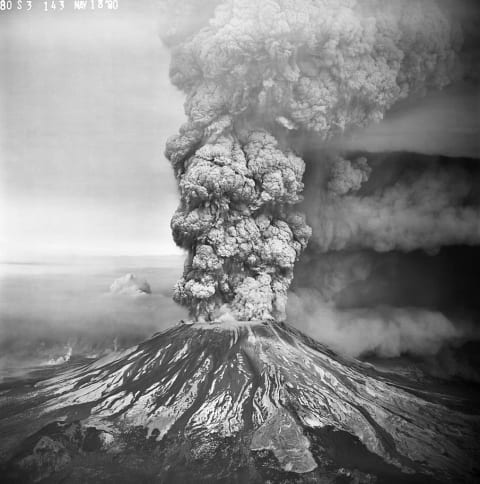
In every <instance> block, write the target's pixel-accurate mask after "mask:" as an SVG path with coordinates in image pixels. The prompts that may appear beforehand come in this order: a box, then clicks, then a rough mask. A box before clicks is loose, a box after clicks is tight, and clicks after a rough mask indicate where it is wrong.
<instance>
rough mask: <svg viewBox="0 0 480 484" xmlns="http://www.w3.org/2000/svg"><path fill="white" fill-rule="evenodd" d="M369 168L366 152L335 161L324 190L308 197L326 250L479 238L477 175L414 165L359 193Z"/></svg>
mask: <svg viewBox="0 0 480 484" xmlns="http://www.w3.org/2000/svg"><path fill="white" fill-rule="evenodd" d="M369 175H370V168H369V166H368V163H367V160H366V158H364V157H361V158H359V159H355V160H352V161H348V160H345V159H343V158H341V157H338V159H335V160H334V161H333V167H332V169H331V173H330V178H329V181H328V183H327V186H326V189H325V190H322V188H321V187H319V188H318V189H313V190H312V191H311V192H310V196H309V197H308V201H307V204H308V207H309V208H308V209H307V210H308V214H309V220H310V221H311V224H312V225H313V232H314V239H315V242H316V243H317V245H318V246H319V247H320V248H321V249H322V250H323V251H324V252H328V251H331V250H343V249H359V248H372V249H374V250H376V251H380V252H385V251H391V250H402V251H411V250H415V249H424V250H426V251H430V252H435V251H436V250H438V249H439V248H440V247H442V246H446V245H459V244H466V245H477V244H479V243H480V223H479V220H480V200H473V199H472V195H474V194H475V193H478V187H480V180H479V179H478V175H477V176H473V175H472V173H470V172H469V171H467V170H466V169H464V168H462V167H442V166H433V167H427V168H424V169H423V170H422V171H421V170H419V169H418V168H417V169H416V170H410V171H409V172H407V173H405V174H403V175H401V176H399V177H398V178H396V179H395V180H394V182H393V183H385V184H383V185H381V186H379V187H375V188H373V189H370V190H369V189H368V186H366V190H364V191H363V192H362V190H360V189H361V187H362V185H363V184H364V183H365V182H366V181H367V180H368V177H369Z"/></svg>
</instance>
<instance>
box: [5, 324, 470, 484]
mask: <svg viewBox="0 0 480 484" xmlns="http://www.w3.org/2000/svg"><path fill="white" fill-rule="evenodd" d="M1 397H2V398H1V400H0V401H1V402H2V403H1V407H0V409H1V412H0V413H1V420H0V432H1V434H2V444H1V447H0V452H1V454H0V459H1V460H2V462H3V467H4V468H3V469H2V475H3V476H4V477H5V481H6V482H45V483H46V482H48V483H55V482H68V483H80V482H103V483H114V482H115V483H122V482H124V483H128V482H135V483H139V482H149V483H150V482H159V483H163V482H165V483H171V482H205V483H210V482H259V483H260V482H295V483H301V482H325V483H329V482H332V483H334V482H335V483H337V482H338V483H340V482H342V483H349V482H352V483H373V482H378V483H382V482H385V483H387V482H388V483H391V482H405V483H407V482H418V483H428V482H459V481H463V482H469V481H470V482H473V481H474V480H475V478H476V476H478V473H479V468H478V463H477V462H476V461H475V459H474V457H475V455H478V451H479V448H478V446H479V444H478V435H479V429H480V418H479V415H478V413H475V411H474V410H473V409H468V408H467V407H466V406H465V405H464V403H465V402H462V400H461V398H459V397H452V396H447V395H445V394H443V393H440V392H438V391H428V390H427V389H426V388H423V387H422V386H421V385H419V384H418V382H417V383H412V382H409V381H408V380H406V379H405V378H402V377H400V376H395V375H393V374H391V373H387V372H378V371H377V370H375V369H374V367H372V366H370V365H364V364H360V363H358V362H356V361H350V360H345V359H342V358H340V357H338V356H336V355H335V354H334V353H332V352H331V351H329V350H328V349H326V348H325V347H323V346H322V345H319V344H318V343H316V342H314V341H313V340H311V339H309V338H307V337H306V336H304V335H303V334H301V333H299V332H298V331H296V330H294V329H293V328H291V327H289V326H287V325H285V324H281V323H276V322H257V323H248V324H247V323H223V324H221V325H220V324H205V323H203V324H200V323H196V324H181V325H178V326H176V327H174V328H172V329H169V330H167V331H165V332H163V333H159V334H156V335H154V336H153V337H152V338H150V339H149V340H147V341H145V342H143V343H141V344H140V345H138V346H136V347H133V348H131V349H129V350H126V351H124V352H122V353H112V354H111V355H108V356H106V357H104V358H102V359H100V360H97V361H95V362H93V363H89V364H81V365H78V366H76V367H73V368H70V369H68V370H65V371H63V372H59V374H57V375H55V377H53V378H49V379H41V378H40V379H36V380H33V381H31V382H29V383H27V384H26V385H24V386H22V387H18V386H11V387H8V385H6V386H5V388H3V391H2V393H1Z"/></svg>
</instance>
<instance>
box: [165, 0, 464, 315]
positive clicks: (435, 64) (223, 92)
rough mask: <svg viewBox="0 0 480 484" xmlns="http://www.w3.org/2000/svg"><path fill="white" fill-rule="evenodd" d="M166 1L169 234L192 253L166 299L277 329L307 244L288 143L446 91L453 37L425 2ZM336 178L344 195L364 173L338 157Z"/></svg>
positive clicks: (296, 164)
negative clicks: (174, 201)
mask: <svg viewBox="0 0 480 484" xmlns="http://www.w3.org/2000/svg"><path fill="white" fill-rule="evenodd" d="M165 4H166V9H165V10H166V12H167V14H168V15H167V16H166V21H165V28H164V30H163V32H162V34H163V37H164V39H165V42H166V43H167V44H168V45H170V46H171V48H172V63H171V79H172V82H173V83H174V84H175V85H176V86H178V87H179V88H180V89H182V90H183V91H184V92H185V93H186V96H187V97H186V103H185V110H186V114H187V117H188V121H187V123H186V124H185V125H184V126H182V128H181V129H180V132H179V134H177V135H176V136H174V137H172V138H171V139H170V140H169V142H168V144H167V149H166V154H167V157H168V158H169V160H170V161H171V163H172V165H173V168H174V171H175V174H176V176H177V179H178V183H179V188H180V196H181V204H180V207H179V208H178V210H177V212H176V214H175V216H174V218H173V220H172V228H173V233H174V237H175V241H176V242H177V244H178V245H180V246H181V247H183V248H185V249H187V250H188V252H189V257H188V260H187V263H186V265H185V271H184V274H183V278H182V279H181V280H180V281H179V283H178V284H177V287H176V290H175V298H176V300H177V301H179V302H181V303H182V304H184V305H186V306H188V307H189V309H190V312H191V314H192V316H194V317H196V318H206V319H211V318H214V317H217V316H218V315H219V314H221V313H222V312H228V313H231V314H233V316H235V317H236V318H239V319H245V320H251V319H258V318H268V317H275V318H278V319H282V318H283V317H284V316H285V304H286V295H287V290H288V287H289V285H290V282H291V280H292V277H293V266H294V263H295V260H296V259H298V258H299V256H300V253H301V251H302V250H303V249H304V248H305V246H306V244H307V242H308V239H309V236H310V229H309V227H308V226H307V224H306V222H305V218H304V217H303V215H301V214H299V213H298V212H297V211H296V209H295V205H296V204H297V203H298V202H300V201H301V192H302V188H303V184H302V176H303V172H304V162H303V161H302V159H300V158H299V157H298V156H297V155H296V154H294V153H293V152H292V150H291V147H289V146H288V142H287V140H288V139H289V136H287V133H289V132H291V133H296V134H295V136H301V135H302V133H307V132H314V133H316V136H317V139H320V140H328V139H329V138H331V137H333V136H335V135H337V134H339V133H342V132H344V131H345V130H348V129H350V128H353V127H357V126H363V125H367V124H368V123H371V122H375V121H378V120H380V119H382V117H383V115H384V113H385V112H386V111H387V110H388V109H389V108H390V107H391V106H393V105H394V104H395V103H396V102H397V101H399V100H401V99H403V98H406V97H407V96H410V95H413V94H417V95H420V94H423V93H424V92H426V91H427V90H429V89H438V88H442V87H444V86H446V85H447V84H449V83H450V82H452V81H453V80H455V79H457V78H459V77H460V76H461V67H460V63H459V57H458V55H457V52H458V51H459V49H460V45H461V42H462V36H461V33H460V30H459V29H458V28H457V27H456V26H455V24H454V22H452V21H450V20H449V18H448V17H447V15H446V14H445V13H444V12H443V11H442V10H441V9H440V8H439V7H438V6H437V4H436V3H434V2H424V1H404V2H398V1H396V0H395V1H394V0H391V1H384V0H363V1H355V0H318V1H316V2H312V1H307V0H296V1H291V0H268V1H260V2H259V1H258V0H230V1H226V0H225V1H217V2H207V3H206V4H205V3H204V2H200V1H195V0H190V1H183V2H175V1H167V2H165ZM333 171H334V172H335V173H337V174H338V178H339V179H338V181H332V182H331V183H330V189H331V190H332V191H333V192H335V193H336V194H337V195H338V196H345V194H346V196H347V197H348V193H349V192H350V191H352V190H356V189H357V188H358V187H359V186H361V184H362V183H363V182H364V181H365V179H366V178H368V174H369V168H368V165H367V163H366V162H365V160H363V159H360V160H357V161H355V162H350V161H347V160H345V159H343V158H341V157H340V158H339V159H338V163H337V165H336V166H335V168H334V170H333ZM327 216H328V213H327ZM314 228H315V227H314Z"/></svg>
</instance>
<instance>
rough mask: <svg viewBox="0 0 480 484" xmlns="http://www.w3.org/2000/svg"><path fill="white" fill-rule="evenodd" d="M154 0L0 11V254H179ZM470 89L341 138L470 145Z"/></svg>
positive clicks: (175, 97) (473, 106)
mask: <svg viewBox="0 0 480 484" xmlns="http://www.w3.org/2000/svg"><path fill="white" fill-rule="evenodd" d="M156 3H157V2H156V1H155V0H142V1H141V2H138V1H135V0H120V1H119V9H118V10H117V11H98V10H96V11H87V12H78V11H77V12H75V11H73V0H66V1H65V5H66V8H65V10H64V11H62V12H58V11H57V12H53V11H49V12H43V11H42V8H41V5H42V4H43V2H34V4H35V7H36V8H33V9H32V11H30V12H26V11H13V12H10V13H5V12H2V13H1V15H0V258H1V259H3V260H23V259H25V258H27V259H36V258H42V257H45V256H50V255H70V254H75V255H125V254H128V255H147V254H163V255H168V254H174V253H175V254H178V253H179V249H177V248H176V247H175V245H174V243H173V241H172V238H171V234H170V218H171V215H172V214H173V212H174V210H175V208H176V206H177V192H176V187H175V182H174V178H173V173H172V170H171V168H170V166H169V163H168V161H167V160H166V159H165V158H164V155H163V150H164V145H165V141H166V139H167V137H168V136H170V135H172V134H174V133H175V132H176V131H177V129H178V127H179V126H180V125H181V124H182V122H183V120H184V114H183V100H184V99H183V94H182V93H180V92H178V91H177V90H176V88H174V87H173V86H172V85H171V84H170V82H169V78H168V64H169V53H168V51H167V49H166V48H165V47H164V46H163V45H162V43H161V41H160V39H159V35H158V34H159V32H158V29H159V27H158V25H159V23H160V22H159V21H160V13H159V11H158V10H157V7H156ZM479 99H480V98H479V93H478V89H477V90H472V89H468V88H465V87H460V88H458V87H453V88H451V89H449V90H446V91H445V92H444V93H442V94H438V93H434V94H432V95H430V96H429V97H427V98H426V99H424V100H421V101H419V100H415V101H414V102H413V103H411V104H410V105H408V103H407V104H406V105H403V106H399V107H398V108H397V109H394V110H393V111H392V113H390V114H388V115H387V118H386V120H385V121H384V122H382V123H380V124H378V125H375V126H371V127H369V128H367V129H366V130H363V131H361V132H358V133H353V134H352V135H349V136H348V137H347V138H346V139H342V140H339V145H340V147H341V148H347V149H370V150H379V151H382V150H392V149H394V150H399V149H405V150H412V151H419V152H427V153H428V152H432V151H433V152H436V153H440V152H442V151H444V153H445V154H447V155H454V156H472V157H478V156H479V153H480V147H479V141H478V140H479V139H480V133H479V122H478V120H479V113H480V100H479Z"/></svg>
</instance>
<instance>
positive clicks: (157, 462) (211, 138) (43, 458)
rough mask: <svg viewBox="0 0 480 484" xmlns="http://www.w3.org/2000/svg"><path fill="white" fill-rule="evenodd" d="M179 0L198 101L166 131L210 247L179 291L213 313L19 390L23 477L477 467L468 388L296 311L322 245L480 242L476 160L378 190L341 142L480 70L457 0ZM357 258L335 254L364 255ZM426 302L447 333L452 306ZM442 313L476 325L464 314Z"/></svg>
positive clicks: (179, 219) (15, 451)
mask: <svg viewBox="0 0 480 484" xmlns="http://www.w3.org/2000/svg"><path fill="white" fill-rule="evenodd" d="M163 3H164V7H165V8H164V12H163V14H162V19H163V20H164V22H162V32H161V35H162V37H163V40H164V42H165V44H166V45H167V46H168V47H169V48H170V49H171V53H172V61H171V80H172V82H173V84H174V85H175V86H177V87H178V88H179V89H180V90H182V91H183V92H185V94H186V103H185V111H186V115H187V121H186V123H185V124H184V125H183V126H182V127H181V128H180V131H179V133H178V134H177V135H175V136H173V137H172V138H170V139H169V141H168V143H167V148H166V156H167V158H168V159H169V161H170V162H171V164H172V166H173V170H174V173H175V177H176V180H177V182H178V189H179V194H180V205H179V207H178V209H177V211H176V213H175V214H174V216H173V219H172V222H171V227H172V232H173V237H174V240H175V242H176V244H177V245H178V246H179V247H181V248H182V249H184V250H185V251H186V252H187V254H188V256H187V260H186V262H185V266H184V272H183V275H182V277H181V279H180V280H179V281H178V283H177V284H176V286H175V288H174V295H173V297H174V299H175V301H177V302H178V303H180V304H181V305H184V306H186V307H187V308H188V311H189V314H190V318H191V319H190V320H189V321H188V322H187V323H185V322H182V324H179V325H177V326H175V327H173V328H172V329H170V330H167V331H165V332H163V333H160V334H157V335H154V336H153V337H152V338H151V339H149V340H147V341H145V342H143V343H141V344H140V345H138V346H137V347H134V348H131V349H129V350H127V351H125V352H123V353H121V354H117V353H113V354H112V355H110V356H108V357H106V358H103V359H100V360H98V361H97V362H95V363H93V364H90V365H87V366H81V367H78V368H75V369H73V370H70V371H69V372H67V373H64V374H61V375H59V376H58V377H55V378H52V379H50V380H47V381H39V382H35V385H33V387H32V388H31V389H30V390H29V391H28V393H27V395H26V396H25V394H24V393H22V394H20V393H19V392H18V391H17V390H11V389H9V390H8V391H7V393H6V396H7V397H8V399H7V400H6V403H4V406H3V408H2V413H3V414H4V415H5V416H6V418H5V419H3V420H2V421H1V422H0V430H2V433H4V435H6V436H8V437H7V438H6V439H5V443H4V445H3V447H2V458H3V460H5V461H6V462H7V464H6V466H5V469H4V470H3V472H4V475H5V476H7V478H8V479H10V480H11V481H12V482H22V479H23V480H27V481H34V482H45V483H46V482H49V483H51V482H69V483H70V482H71V483H75V482H87V481H88V482H116V483H117V482H165V483H171V482H182V483H183V482H205V483H213V482H225V483H230V482H238V483H243V482H245V483H246V482H248V483H250V482H252V483H256V482H258V483H260V482H292V483H293V482H295V483H303V482H305V483H306V482H312V483H313V482H325V483H340V482H342V483H344V482H349V483H350V482H351V483H374V482H378V483H391V482H392V483H397V482H418V483H422V484H423V483H427V482H432V483H434V482H473V480H474V479H475V477H476V476H478V473H479V471H480V469H479V467H478V462H476V459H475V456H476V453H478V451H479V448H478V435H479V434H478V432H479V429H480V420H479V417H478V415H477V413H476V411H475V410H473V409H472V404H471V402H470V401H468V399H466V398H463V397H462V396H461V395H456V396H455V397H454V396H448V395H447V394H443V393H442V392H441V391H439V390H438V391H437V389H434V388H433V385H432V386H431V387H428V382H427V380H428V379H427V377H425V380H424V384H425V386H422V385H421V384H419V383H418V381H417V382H413V381H410V380H409V379H408V378H407V377H405V376H399V375H395V374H393V373H391V372H386V371H384V372H382V371H380V370H379V369H375V368H374V367H373V366H371V365H368V364H364V363H360V362H358V361H357V360H354V359H349V358H346V357H340V356H338V355H337V354H335V353H334V352H332V351H331V350H329V349H327V347H326V346H324V345H322V344H320V343H318V342H316V341H314V340H313V339H310V338H309V337H307V336H305V335H303V334H302V333H301V332H299V331H297V330H296V329H293V327H291V326H289V325H287V324H286V323H285V322H284V321H285V320H286V319H287V316H286V314H287V313H286V311H287V296H288V291H289V288H290V285H291V283H292V281H294V268H295V267H294V266H295V263H296V262H297V261H299V260H300V259H301V255H302V253H303V252H304V251H305V250H307V251H308V250H311V251H312V252H313V254H314V255H315V254H320V256H319V258H320V259H321V257H323V254H325V253H327V252H335V254H336V253H340V252H341V251H342V250H347V251H354V250H359V249H361V250H370V251H371V252H374V256H372V255H371V253H368V254H369V256H371V258H372V259H373V257H377V253H384V252H388V251H393V250H397V251H403V252H404V253H407V252H409V251H412V250H417V249H424V250H426V251H429V253H431V254H433V253H435V251H438V250H439V249H440V248H441V247H442V246H444V245H453V244H469V245H474V244H478V242H480V232H479V230H478V214H479V213H480V212H479V209H478V205H479V204H478V203H477V202H478V201H477V200H476V198H475V197H474V196H473V195H472V189H471V188H472V186H473V185H474V184H475V183H476V181H475V180H476V178H475V177H473V176H470V175H469V173H468V170H467V169H466V168H465V169H457V170H451V169H450V167H449V166H446V165H445V167H443V165H442V169H436V168H435V167H434V168H432V167H431V166H430V165H428V169H427V170H426V171H425V172H424V173H421V174H420V175H418V173H417V174H415V175H414V176H413V177H410V178H409V176H407V175H405V176H403V174H402V176H400V175H399V176H398V179H395V182H394V184H393V185H392V186H393V188H392V187H389V188H386V189H385V190H383V191H381V193H380V194H379V193H377V191H375V190H377V187H376V186H375V183H376V182H375V180H374V181H373V182H372V183H371V184H370V188H368V189H366V190H365V192H362V190H363V187H364V186H365V185H367V184H368V182H369V181H370V177H371V175H372V172H373V168H372V163H371V161H370V159H369V157H370V155H369V154H368V153H345V152H338V151H336V150H335V149H334V148H332V145H330V144H329V143H330V142H331V140H332V139H334V138H335V137H336V136H338V135H340V134H343V133H348V132H349V131H350V130H352V129H355V128H359V127H362V126H367V125H369V124H370V123H374V122H377V121H380V120H381V119H382V118H383V117H384V115H385V113H387V111H388V110H390V108H392V107H393V106H394V105H395V104H396V103H398V102H399V101H402V100H404V99H407V98H409V99H411V98H413V99H420V98H421V97H422V96H423V95H424V94H427V93H429V92H431V91H433V90H439V89H442V88H444V87H446V86H448V85H449V84H451V83H452V82H455V81H457V80H460V79H465V78H467V77H468V76H470V75H472V74H471V72H472V70H473V69H472V65H471V59H470V58H469V56H468V52H467V53H466V52H465V49H464V42H463V41H464V38H463V32H462V28H461V26H460V25H459V24H458V23H457V21H456V19H454V18H453V17H452V16H451V11H450V10H449V8H448V5H449V4H448V2H446V3H442V2H434V1H428V2H427V1H419V0H408V1H402V2H400V1H397V0H361V1H360V0H358V1H356V0H316V1H312V0H295V1H291V0H265V1H263V0H262V1H258V0H208V1H202V2H200V1H196V0H183V1H178V0H171V1H170V0H167V1H165V2H163ZM312 140H314V141H312ZM317 148H318V149H317ZM373 158H374V163H373V164H375V166H376V167H378V165H380V162H378V156H377V157H373ZM415 169H417V168H415ZM418 170H420V169H418ZM429 170H430V171H429ZM305 173H307V176H305ZM417 175H418V176H417ZM383 178H384V179H385V180H386V178H387V177H383ZM451 179H453V180H456V181H458V180H460V181H461V183H460V182H459V183H455V184H454V186H453V185H452V186H450V184H449V180H451ZM387 182H390V181H389V180H387ZM304 185H305V186H304ZM372 187H373V188H372ZM304 188H305V200H304V198H303V196H304V195H303V192H304ZM368 190H371V191H370V192H368ZM419 191H421V192H422V193H424V194H425V195H424V196H423V197H417V192H419ZM439 193H443V195H442V197H441V199H439V198H438V197H437V196H438V195H439ZM399 200H400V202H399ZM412 200H414V201H413V202H412ZM432 200H434V201H435V200H438V203H435V202H432ZM469 204H470V205H471V206H470V205H469ZM412 207H413V208H412ZM408 210H410V212H408V213H409V214H410V216H408V217H405V216H404V213H405V211H408ZM435 214H437V215H438V216H435ZM432 220H433V221H432ZM457 222H459V223H457ZM310 226H311V227H310ZM455 227H457V228H458V227H460V228H461V230H456V229H455ZM427 236H428V237H427ZM309 240H311V243H312V247H311V248H310V249H307V245H308V243H309ZM422 244H423V245H422ZM315 251H316V252H315ZM354 256H355V254H353V255H352V254H350V253H349V254H348V257H350V259H348V260H347V261H346V262H344V260H343V259H341V257H342V255H341V254H340V255H339V256H338V259H337V255H334V257H331V258H330V259H328V260H327V259H321V260H322V263H323V264H324V266H323V267H324V268H327V265H328V264H330V263H331V265H332V266H333V265H335V264H337V262H338V264H337V266H336V267H340V266H342V267H343V268H345V273H346V272H347V269H352V264H353V262H352V263H351V262H350V261H354ZM310 257H311V259H313V258H314V257H313V256H312V255H311V254H310ZM365 257H366V256H365ZM311 259H307V262H305V259H304V260H303V263H299V268H300V270H301V271H304V270H306V269H308V267H307V266H309V265H310V264H309V262H308V261H309V260H311ZM325 260H327V262H328V264H327V262H325ZM362 260H363V259H362ZM347 266H348V267H347ZM351 272H352V273H353V272H355V274H353V275H352V279H354V278H356V279H355V280H356V281H363V280H366V279H367V278H368V274H367V273H366V271H364V270H363V269H361V270H358V271H355V270H353V269H352V271H351ZM349 277H350V276H349ZM319 279H320V278H319ZM324 279H325V280H326V279H327V276H325V277H324ZM340 279H341V278H338V280H340ZM299 280H300V281H303V282H304V281H305V280H308V278H306V277H303V278H302V277H300V278H299ZM322 280H323V279H322ZM338 280H336V282H335V281H334V283H332V284H331V286H332V288H333V289H332V291H331V294H332V295H331V300H333V299H334V296H335V295H336V293H335V291H337V292H339V289H338V288H337V287H336V286H335V284H337V285H338V284H339V285H340V286H341V285H342V284H343V282H342V281H340V283H338ZM346 285H347V284H346V283H345V286H346ZM326 286H327V283H325V285H324V287H322V291H323V292H322V293H321V295H322V297H323V298H324V299H325V301H326V303H330V302H331V301H329V300H328V297H327V296H328V294H327V292H328V291H327V289H326ZM334 286H335V287H334ZM342 288H343V286H342V287H341V288H340V289H342ZM404 292H405V291H404ZM334 293H335V294H334ZM299 294H300V292H299ZM319 294H320V293H319ZM392 298H393V296H392ZM299 301H300V302H297V305H298V306H299V307H300V308H302V305H303V302H302V299H301V296H300V299H299ZM329 308H331V306H329ZM300 312H301V311H299V314H300ZM385 312H386V311H385ZM407 313H408V315H409V316H408V317H410V314H411V313H412V314H413V311H411V312H409V308H404V309H398V310H397V311H396V312H395V314H401V315H404V314H407ZM334 314H336V313H334V310H333V309H332V310H331V312H330V313H327V315H332V317H336V316H333V315H334ZM415 314H416V315H417V316H416V317H417V319H418V320H421V321H422V322H421V323H420V322H419V324H425V321H427V322H428V323H429V324H430V323H431V325H430V326H429V327H431V328H433V329H434V330H433V331H432V332H435V324H436V321H435V320H434V319H435V318H433V317H432V316H431V313H428V311H416V312H415ZM399 318H400V317H399ZM317 319H319V320H318V329H317V332H321V331H322V324H323V323H324V322H322V320H321V318H317ZM364 319H368V317H365V318H364ZM409 321H410V323H409V324H410V325H411V326H414V325H415V324H416V320H415V318H412V317H410V320H409ZM132 324H134V321H133V322H132ZM172 324H173V322H172ZM442 324H443V326H442V328H443V329H442V331H444V334H446V335H456V334H457V333H455V332H454V331H453V330H452V331H450V326H449V324H450V322H449V321H448V320H447V318H446V317H445V318H444V320H442ZM422 331H423V338H424V339H427V340H428V342H430V341H431V340H434V343H435V344H436V343H437V342H436V341H435V338H433V337H431V336H430V334H426V335H425V333H429V331H424V330H422ZM449 331H450V332H449ZM366 333H367V332H366ZM365 337H366V338H367V337H368V335H367V334H365ZM400 339H401V338H400ZM422 344H424V343H419V344H418V345H417V346H416V347H419V348H422V347H423V346H422ZM425 382H427V383H425Z"/></svg>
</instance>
